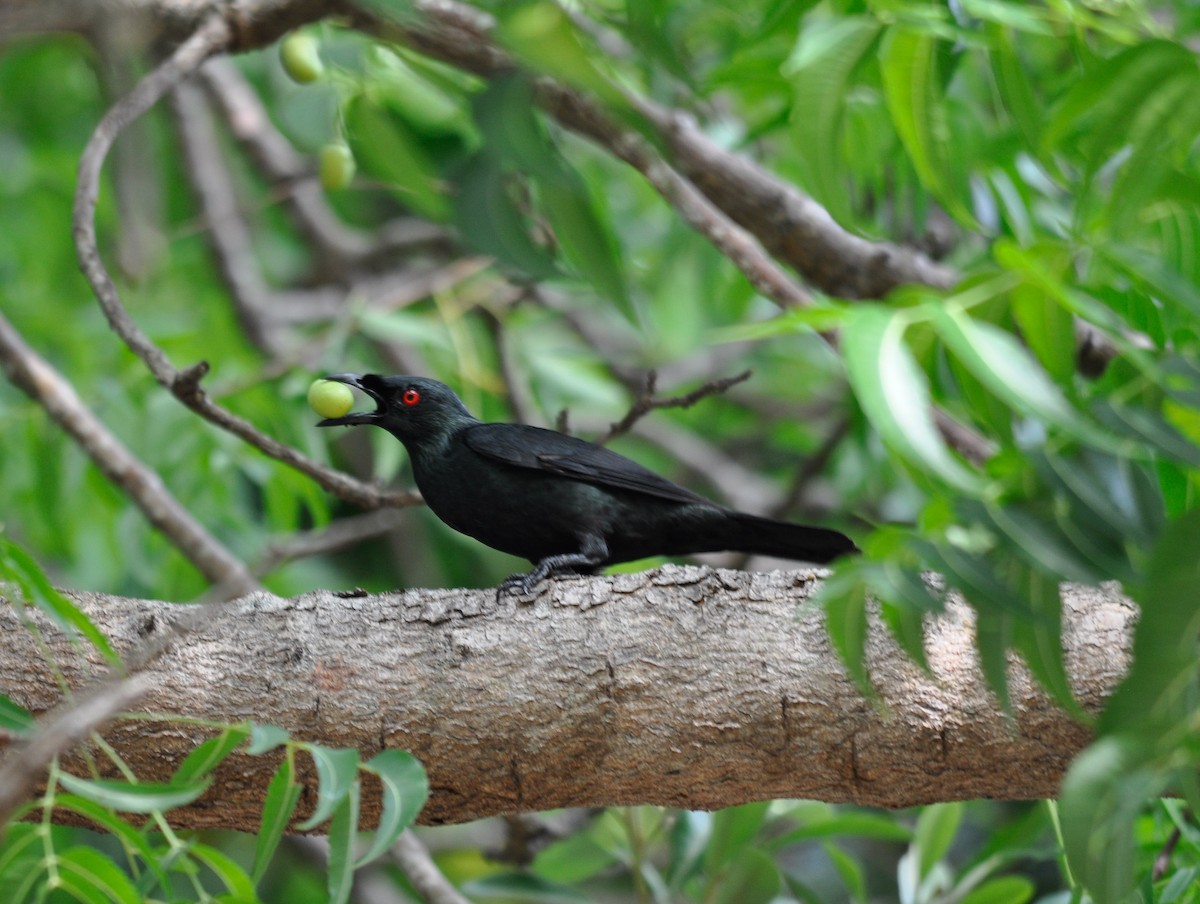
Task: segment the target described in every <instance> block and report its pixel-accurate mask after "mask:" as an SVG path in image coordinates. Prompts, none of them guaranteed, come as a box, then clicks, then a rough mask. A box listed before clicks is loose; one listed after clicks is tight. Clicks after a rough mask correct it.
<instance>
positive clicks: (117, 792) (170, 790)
mask: <svg viewBox="0 0 1200 904" xmlns="http://www.w3.org/2000/svg"><path fill="white" fill-rule="evenodd" d="M58 779H59V781H60V782H61V783H62V786H63V787H64V788H66V789H67V790H69V791H73V792H74V793H75V794H78V795H79V796H80V797H82V798H85V799H86V800H90V801H92V802H93V803H97V804H100V805H101V806H105V807H109V808H111V809H113V810H120V811H121V812H124V813H153V812H154V811H155V810H170V809H171V808H172V807H182V806H184V805H185V804H190V803H191V802H192V801H194V800H195V799H196V798H197V797H199V796H200V795H201V794H203V793H204V792H205V791H207V790H208V786H209V784H211V781H212V780H211V778H209V779H206V780H204V781H199V782H195V781H192V782H184V783H175V782H171V783H169V784H160V783H157V782H143V783H141V784H138V785H131V784H130V783H129V782H123V781H116V780H113V779H104V778H96V779H88V778H79V777H77V776H74V775H71V774H70V773H67V772H61V773H59V776H58Z"/></svg>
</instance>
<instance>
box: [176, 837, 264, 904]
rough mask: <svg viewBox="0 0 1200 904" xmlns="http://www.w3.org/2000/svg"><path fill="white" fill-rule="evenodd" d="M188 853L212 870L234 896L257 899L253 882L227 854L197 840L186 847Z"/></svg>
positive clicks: (251, 899)
mask: <svg viewBox="0 0 1200 904" xmlns="http://www.w3.org/2000/svg"><path fill="white" fill-rule="evenodd" d="M188 854H189V855H190V856H191V857H194V858H195V859H196V860H198V861H199V862H200V863H202V864H204V865H205V866H207V867H208V868H209V869H210V870H212V871H213V872H214V873H215V874H216V876H217V878H218V879H220V880H221V883H222V884H223V885H224V886H225V888H227V889H228V890H229V894H231V895H232V896H233V897H234V898H236V899H237V900H239V901H255V900H257V898H258V896H257V895H256V894H255V893H254V883H253V882H251V881H250V877H249V876H247V875H246V871H245V870H244V869H242V868H241V867H240V866H238V865H237V863H235V862H234V861H233V860H231V859H230V858H229V857H228V856H226V855H225V854H223V853H221V852H220V851H218V850H217V849H216V848H213V847H209V846H208V845H207V844H200V843H198V842H197V843H193V844H192V845H191V847H189V848H188Z"/></svg>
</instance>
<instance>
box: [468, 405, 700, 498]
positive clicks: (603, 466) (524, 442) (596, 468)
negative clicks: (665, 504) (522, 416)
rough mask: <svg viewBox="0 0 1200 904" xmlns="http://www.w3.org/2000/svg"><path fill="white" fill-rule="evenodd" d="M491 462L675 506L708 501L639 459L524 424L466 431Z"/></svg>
mask: <svg viewBox="0 0 1200 904" xmlns="http://www.w3.org/2000/svg"><path fill="white" fill-rule="evenodd" d="M462 436H463V439H464V441H465V442H466V444H467V446H468V447H469V448H471V449H472V450H474V451H475V452H478V453H479V454H480V455H486V456H487V457H488V458H491V459H494V460H496V461H501V462H504V463H505V464H509V465H515V466H516V467H520V468H530V469H532V470H535V471H544V472H546V473H548V474H555V475H557V476H559V477H569V478H571V479H573V480H580V481H583V482H584V483H590V484H594V485H595V486H600V487H609V488H615V489H621V490H631V491H633V492H635V493H647V494H649V495H651V496H657V497H659V498H660V499H669V500H671V501H673V502H707V501H708V500H706V499H705V498H704V497H703V496H699V495H697V494H696V493H693V492H692V491H691V490H685V489H684V488H683V487H681V486H677V485H676V484H673V483H671V481H669V480H667V479H666V478H665V477H660V476H659V475H658V474H655V473H654V472H653V471H651V470H649V469H648V468H644V467H642V466H641V465H639V464H638V463H637V462H636V461H632V460H630V459H628V458H626V457H625V456H624V455H618V454H617V453H616V452H613V451H612V450H610V449H605V448H604V447H603V446H597V445H596V444H595V443H589V442H587V441H586V440H582V439H577V438H575V437H573V436H567V435H566V434H564V433H556V432H555V431H553V430H543V429H542V428H541V427H530V426H527V425H524V424H475V425H472V426H470V427H468V428H467V429H466V430H464V431H463V433H462Z"/></svg>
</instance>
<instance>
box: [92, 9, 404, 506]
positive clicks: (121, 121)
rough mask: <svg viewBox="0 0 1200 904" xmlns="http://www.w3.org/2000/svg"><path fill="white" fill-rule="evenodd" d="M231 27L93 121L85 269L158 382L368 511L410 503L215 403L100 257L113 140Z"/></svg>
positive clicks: (217, 27)
mask: <svg viewBox="0 0 1200 904" xmlns="http://www.w3.org/2000/svg"><path fill="white" fill-rule="evenodd" d="M229 38H230V33H229V29H228V26H227V25H226V23H225V22H224V20H223V19H221V18H220V17H219V16H214V17H212V18H210V19H208V20H206V22H205V23H204V25H203V26H201V28H200V29H199V30H198V31H197V32H196V33H195V34H193V35H192V36H191V37H190V38H188V40H186V41H184V42H183V43H182V44H181V45H180V46H179V47H178V48H177V49H176V50H175V52H174V53H173V54H172V55H171V56H170V57H169V58H167V59H166V60H165V61H164V62H162V63H161V64H159V66H158V67H157V68H155V69H153V70H152V71H151V72H150V73H149V74H147V75H146V77H145V78H143V79H142V81H140V82H139V83H138V84H137V85H136V86H135V87H134V89H133V90H132V91H131V92H130V93H129V94H127V95H126V96H125V97H123V98H121V100H119V101H117V103H115V104H114V105H113V106H112V107H111V108H110V109H109V111H108V112H107V113H106V114H105V115H104V116H103V118H102V119H101V120H100V122H99V124H98V125H97V126H96V129H95V131H94V132H93V133H92V137H91V138H90V139H89V141H88V143H87V146H86V148H85V149H84V151H83V154H82V156H81V157H80V163H79V183H78V186H77V188H76V192H75V206H74V211H73V213H72V229H73V231H74V235H75V247H76V252H77V254H78V257H79V264H80V268H81V269H82V270H83V273H84V275H85V276H86V277H87V280H88V282H89V283H90V284H91V286H92V289H93V291H95V293H96V298H97V299H98V301H99V302H100V307H101V309H102V310H103V311H104V315H105V317H107V318H108V322H109V324H110V325H111V326H112V328H113V329H114V330H115V331H116V332H117V334H118V335H119V336H120V337H121V339H122V340H123V341H124V342H125V344H126V345H128V346H129V348H130V349H131V350H132V351H133V353H134V354H136V355H137V356H138V357H139V358H141V360H142V361H143V362H144V363H145V364H146V366H147V367H148V368H149V370H150V372H151V373H152V374H153V375H154V378H155V379H156V380H158V382H159V383H160V384H161V385H162V386H164V387H166V388H167V389H169V390H170V391H171V393H172V394H174V396H175V397H176V398H177V399H179V400H180V401H181V402H183V404H185V405H186V406H187V407H189V408H191V409H192V410H193V411H195V412H196V413H197V414H199V415H200V416H201V417H203V418H205V419H206V420H208V421H210V422H211V423H213V424H215V425H217V426H218V427H221V428H223V429H225V430H227V431H229V432H230V433H232V434H234V435H235V436H237V437H239V438H240V439H242V440H244V441H245V442H247V443H249V444H250V445H252V446H254V447H255V448H256V449H259V450H260V451H261V452H263V453H264V454H266V455H269V456H270V457H271V458H275V459H277V460H279V461H281V462H283V463H284V464H287V465H290V466H291V467H293V468H295V469H296V470H298V471H300V472H302V473H304V474H307V475H308V476H309V477H311V478H312V479H313V480H315V481H316V482H317V483H318V484H320V485H321V486H322V487H324V488H325V489H326V490H328V491H329V492H331V493H333V494H334V495H336V496H339V497H340V498H342V499H345V500H347V501H348V502H353V503H356V504H358V505H361V506H363V507H364V508H379V507H381V506H384V505H412V504H415V502H416V501H417V496H416V495H415V494H413V493H386V492H382V491H380V490H378V489H376V488H375V487H372V486H370V485H368V484H364V483H362V482H360V481H358V480H355V479H353V478H352V477H349V476H348V475H346V474H342V473H339V472H337V471H334V470H333V469H331V468H327V467H325V466H324V465H321V464H318V463H317V462H315V461H313V460H312V459H310V458H308V457H307V456H305V455H302V454H301V453H300V452H298V451H296V450H295V449H293V448H291V447H290V446H287V445H285V444H283V443H281V442H279V441H278V440H276V439H274V438H273V437H270V436H267V435H266V434H264V433H262V432H261V431H260V430H258V428H257V427H255V426H254V425H253V424H251V423H250V422H249V421H247V420H246V419H245V418H241V417H238V416H237V415H235V414H233V413H232V412H230V411H227V410H225V409H224V408H222V407H221V406H220V405H217V404H216V403H215V402H213V401H212V400H211V399H210V398H209V397H208V395H207V393H205V392H204V390H203V389H201V387H200V380H201V379H203V377H204V375H205V374H206V373H208V363H207V362H205V361H201V362H199V363H197V364H194V365H192V366H191V367H189V368H187V369H185V370H177V369H176V368H175V367H174V366H173V365H172V364H171V362H170V361H169V360H168V359H167V356H166V354H165V353H164V352H163V350H162V349H160V348H159V347H158V346H157V345H155V344H154V343H153V342H152V341H151V340H150V339H149V337H147V336H146V334H145V333H143V332H142V331H141V329H139V328H138V325H137V324H136V323H135V322H134V320H133V318H132V317H131V316H130V315H129V312H128V311H127V310H126V309H125V307H124V306H123V305H122V303H121V298H120V295H119V293H118V292H117V287H116V284H115V283H114V282H113V280H112V277H111V276H110V275H109V273H108V270H107V269H106V268H105V266H104V262H103V261H102V260H101V257H100V251H99V248H98V246H97V241H96V222H95V212H96V202H97V199H98V197H99V194H100V170H101V167H102V165H103V163H104V159H105V157H106V156H107V154H108V151H109V149H110V148H111V147H112V143H113V141H114V140H115V139H116V137H117V135H118V134H120V132H121V130H122V129H123V128H124V127H125V126H126V125H128V124H129V123H130V122H132V121H133V120H135V119H137V118H138V117H139V116H141V115H142V114H143V113H145V112H146V111H147V110H148V109H150V107H152V106H153V105H154V104H155V103H157V102H158V100H159V99H161V98H162V96H163V95H164V94H166V92H168V91H170V90H171V89H172V88H173V87H175V86H176V85H177V84H179V83H180V82H181V81H182V80H183V79H184V78H186V77H187V75H188V74H189V73H191V72H193V71H194V70H195V69H196V68H197V67H198V66H199V65H200V64H201V63H203V62H204V60H205V59H206V58H207V57H209V56H210V55H212V54H213V53H216V52H218V51H220V50H221V49H222V48H223V47H224V46H226V44H227V43H228V42H229Z"/></svg>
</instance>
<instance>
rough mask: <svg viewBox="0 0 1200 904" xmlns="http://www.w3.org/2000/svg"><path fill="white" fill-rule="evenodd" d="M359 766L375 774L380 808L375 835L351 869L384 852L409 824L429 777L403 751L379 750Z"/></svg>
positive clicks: (425, 796)
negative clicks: (381, 810) (379, 787)
mask: <svg viewBox="0 0 1200 904" xmlns="http://www.w3.org/2000/svg"><path fill="white" fill-rule="evenodd" d="M363 769H365V770H366V771H368V772H373V773H374V774H375V775H377V776H379V781H380V782H381V783H382V785H383V812H382V813H381V814H380V816H379V825H378V826H377V827H376V829H375V839H374V841H372V843H371V847H370V848H369V849H368V850H367V852H366V853H365V854H363V855H362V857H361V858H360V859H359V861H358V863H356V864H355V869H358V868H359V867H362V866H364V865H365V864H367V863H370V862H371V861H372V860H374V859H375V858H376V857H379V856H380V855H381V854H383V853H385V852H386V851H387V850H388V848H390V847H391V846H392V842H394V841H395V840H396V838H397V837H398V836H399V835H400V833H401V832H403V831H404V830H405V829H406V828H408V827H409V826H410V825H412V823H413V820H415V819H416V818H417V814H418V813H420V812H421V808H422V807H423V806H425V801H426V800H427V799H428V798H429V777H428V776H427V775H426V774H425V767H424V766H422V765H421V763H420V761H419V760H418V759H417V758H416V757H414V756H413V755H412V754H411V753H408V752H407V751H404V750H384V751H381V752H380V753H377V754H375V756H373V757H371V759H369V760H368V761H367V762H366V763H364V764H363Z"/></svg>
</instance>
